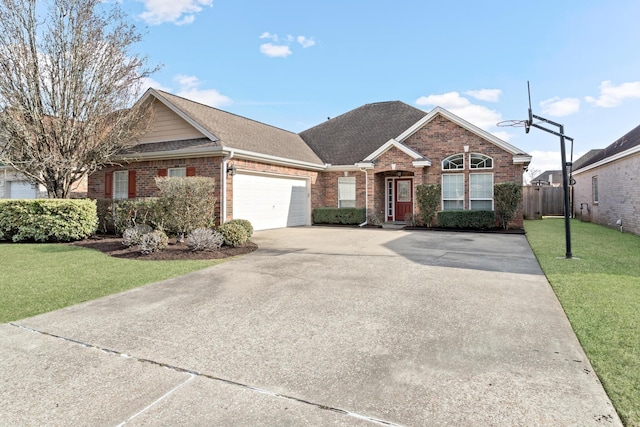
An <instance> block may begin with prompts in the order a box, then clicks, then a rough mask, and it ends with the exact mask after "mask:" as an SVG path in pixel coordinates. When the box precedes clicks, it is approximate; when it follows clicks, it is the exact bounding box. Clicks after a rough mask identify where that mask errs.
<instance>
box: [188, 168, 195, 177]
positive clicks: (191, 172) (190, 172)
mask: <svg viewBox="0 0 640 427" xmlns="http://www.w3.org/2000/svg"><path fill="white" fill-rule="evenodd" d="M187 176H196V168H195V166H189V167H188V168H187Z"/></svg>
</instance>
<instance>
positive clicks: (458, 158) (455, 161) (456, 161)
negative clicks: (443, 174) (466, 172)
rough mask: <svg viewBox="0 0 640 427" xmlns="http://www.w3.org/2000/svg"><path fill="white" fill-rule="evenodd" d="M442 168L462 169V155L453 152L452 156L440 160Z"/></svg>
mask: <svg viewBox="0 0 640 427" xmlns="http://www.w3.org/2000/svg"><path fill="white" fill-rule="evenodd" d="M442 169H445V170H452V169H464V155H463V154H454V155H453V156H449V157H447V158H446V159H444V160H443V161H442Z"/></svg>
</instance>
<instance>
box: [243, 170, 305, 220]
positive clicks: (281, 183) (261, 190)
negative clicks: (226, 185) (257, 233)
mask: <svg viewBox="0 0 640 427" xmlns="http://www.w3.org/2000/svg"><path fill="white" fill-rule="evenodd" d="M307 206H308V201H307V180H305V179H295V178H280V177H273V176H265V175H249V174H240V173H239V174H236V175H235V176H234V177H233V217H234V218H240V219H248V220H249V221H251V224H252V225H253V227H254V228H255V229H256V230H267V229H270V228H283V227H293V226H296V225H307V223H308V218H309V214H308V207H307Z"/></svg>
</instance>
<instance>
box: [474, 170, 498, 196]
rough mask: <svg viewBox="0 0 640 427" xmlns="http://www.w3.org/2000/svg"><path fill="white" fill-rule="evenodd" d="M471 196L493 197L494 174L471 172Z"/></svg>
mask: <svg viewBox="0 0 640 427" xmlns="http://www.w3.org/2000/svg"><path fill="white" fill-rule="evenodd" d="M469 198H470V199H493V174H490V173H472V174H469Z"/></svg>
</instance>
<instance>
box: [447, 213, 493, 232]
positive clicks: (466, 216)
mask: <svg viewBox="0 0 640 427" xmlns="http://www.w3.org/2000/svg"><path fill="white" fill-rule="evenodd" d="M438 227H442V228H458V229H464V230H488V229H493V228H496V215H495V212H493V211H474V210H471V211H463V210H453V211H440V212H438Z"/></svg>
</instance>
